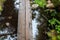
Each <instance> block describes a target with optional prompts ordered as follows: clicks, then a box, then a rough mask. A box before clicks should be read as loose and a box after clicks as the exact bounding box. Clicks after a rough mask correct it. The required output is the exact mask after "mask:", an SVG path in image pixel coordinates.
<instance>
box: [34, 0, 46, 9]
mask: <svg viewBox="0 0 60 40" xmlns="http://www.w3.org/2000/svg"><path fill="white" fill-rule="evenodd" d="M35 3H36V4H38V5H39V6H40V7H43V8H44V6H45V5H46V0H35Z"/></svg>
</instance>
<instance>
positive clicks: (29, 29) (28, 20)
mask: <svg viewBox="0 0 60 40" xmlns="http://www.w3.org/2000/svg"><path fill="white" fill-rule="evenodd" d="M31 24H32V15H31V8H30V1H29V0H26V40H32V25H31Z"/></svg>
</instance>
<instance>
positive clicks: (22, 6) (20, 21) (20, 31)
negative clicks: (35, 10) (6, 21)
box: [17, 0, 26, 40]
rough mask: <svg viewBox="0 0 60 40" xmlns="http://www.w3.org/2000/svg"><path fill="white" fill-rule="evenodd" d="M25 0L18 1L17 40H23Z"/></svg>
mask: <svg viewBox="0 0 60 40" xmlns="http://www.w3.org/2000/svg"><path fill="white" fill-rule="evenodd" d="M25 5H26V4H25V0H20V8H19V14H18V34H17V35H18V38H17V40H25V27H26V22H25V21H26V6H25Z"/></svg>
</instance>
